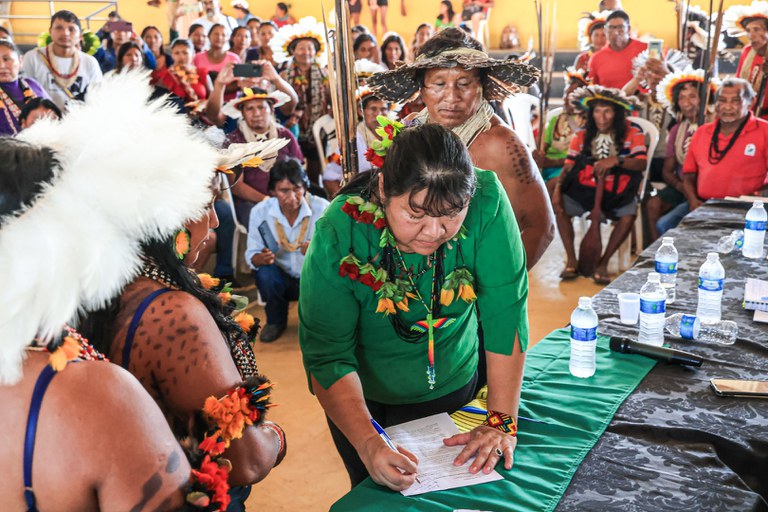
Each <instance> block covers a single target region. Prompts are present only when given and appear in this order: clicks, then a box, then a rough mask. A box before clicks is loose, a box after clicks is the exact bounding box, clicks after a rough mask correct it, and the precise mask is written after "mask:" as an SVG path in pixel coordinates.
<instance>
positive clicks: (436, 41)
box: [416, 27, 487, 89]
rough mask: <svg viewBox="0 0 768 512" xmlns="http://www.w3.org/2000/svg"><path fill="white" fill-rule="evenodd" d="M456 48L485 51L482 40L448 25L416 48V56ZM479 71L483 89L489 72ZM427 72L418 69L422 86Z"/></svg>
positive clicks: (427, 55) (428, 55)
mask: <svg viewBox="0 0 768 512" xmlns="http://www.w3.org/2000/svg"><path fill="white" fill-rule="evenodd" d="M456 48H469V49H472V50H478V51H481V52H482V51H484V50H483V45H482V44H481V43H480V41H478V40H477V39H475V38H474V37H472V36H471V35H469V34H467V33H466V32H465V31H463V30H462V29H460V28H456V27H448V28H446V29H443V30H441V31H440V32H438V33H437V34H435V35H434V36H432V37H430V38H429V39H428V40H427V42H426V43H424V44H423V45H421V46H419V48H418V50H416V57H419V56H421V55H424V56H425V57H434V56H436V55H439V54H441V53H443V52H444V51H446V50H454V49H456ZM478 71H479V72H480V80H481V82H482V83H483V89H485V82H486V80H487V73H486V72H485V70H484V69H478ZM426 73H427V70H426V69H418V70H416V81H417V82H418V83H419V86H421V87H424V76H425V75H426Z"/></svg>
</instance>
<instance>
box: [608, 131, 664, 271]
mask: <svg viewBox="0 0 768 512" xmlns="http://www.w3.org/2000/svg"><path fill="white" fill-rule="evenodd" d="M629 121H630V122H631V123H632V124H633V125H634V126H636V127H637V128H639V129H640V131H641V132H643V135H645V147H646V148H647V153H646V154H647V155H648V162H647V163H646V165H645V170H644V171H643V179H642V181H640V188H639V189H638V191H637V200H638V206H639V207H638V215H637V218H636V219H635V226H634V228H633V230H632V231H633V233H632V234H630V236H628V237H627V239H626V240H625V241H624V243H623V244H621V246H620V247H619V250H618V251H616V254H617V256H618V258H619V268H620V269H626V268H629V267H631V266H632V265H631V261H630V260H631V254H632V239H633V238H635V237H637V236H638V234H640V240H642V233H643V198H644V197H645V186H646V183H647V182H648V177H649V175H650V172H651V161H652V160H653V154H654V152H655V151H656V146H657V145H658V144H659V130H658V128H656V126H654V124H653V123H652V122H650V121H648V120H647V119H643V118H640V117H631V118H630V119H629ZM641 244H642V242H641V241H638V247H639V246H640V245H641Z"/></svg>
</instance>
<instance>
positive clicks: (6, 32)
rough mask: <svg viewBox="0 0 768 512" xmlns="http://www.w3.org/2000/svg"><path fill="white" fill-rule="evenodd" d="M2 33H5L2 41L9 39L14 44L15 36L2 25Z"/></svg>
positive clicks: (0, 30)
mask: <svg viewBox="0 0 768 512" xmlns="http://www.w3.org/2000/svg"><path fill="white" fill-rule="evenodd" d="M0 32H3V33H4V34H5V35H4V36H3V37H2V39H7V40H9V41H11V42H13V34H11V31H10V30H8V29H7V28H5V27H4V26H2V25H0Z"/></svg>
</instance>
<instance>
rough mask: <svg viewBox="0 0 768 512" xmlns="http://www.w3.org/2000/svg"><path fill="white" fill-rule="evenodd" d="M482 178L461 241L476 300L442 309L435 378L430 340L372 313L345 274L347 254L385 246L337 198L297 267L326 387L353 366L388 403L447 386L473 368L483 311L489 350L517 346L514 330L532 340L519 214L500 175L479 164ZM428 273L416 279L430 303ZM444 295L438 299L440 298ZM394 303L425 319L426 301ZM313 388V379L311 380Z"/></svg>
mask: <svg viewBox="0 0 768 512" xmlns="http://www.w3.org/2000/svg"><path fill="white" fill-rule="evenodd" d="M476 172H477V179H478V184H477V185H478V186H477V192H476V194H475V197H474V198H473V199H472V201H471V203H470V205H469V211H468V213H467V217H466V220H465V221H464V226H465V228H466V229H467V238H466V239H465V240H462V241H461V255H462V257H463V264H464V266H466V267H467V268H468V269H469V270H470V272H472V275H473V276H474V278H475V291H476V293H477V302H476V304H477V308H475V304H467V303H465V302H464V301H462V300H456V301H454V302H453V303H452V304H451V305H450V306H448V307H445V306H443V307H442V311H441V314H440V316H441V317H450V318H453V319H455V322H453V323H452V324H451V325H449V326H447V327H445V328H443V329H440V330H436V331H435V370H436V381H437V382H436V384H435V387H434V389H430V388H429V384H428V382H427V376H426V369H427V341H426V336H425V337H424V338H425V339H424V341H422V342H420V343H407V342H405V341H403V340H402V339H400V338H399V337H398V336H397V334H396V333H395V330H394V328H393V327H392V325H391V323H390V321H389V319H388V318H386V317H385V316H384V315H383V314H382V313H376V312H375V311H376V307H377V303H378V298H377V296H376V294H375V292H374V291H373V290H372V289H371V288H370V287H368V286H366V285H364V284H362V283H359V282H355V281H353V280H351V279H350V278H349V277H341V276H340V275H339V262H340V260H341V258H343V257H344V256H346V255H347V254H349V249H350V247H351V248H352V252H353V253H354V254H355V255H356V256H357V258H358V259H360V260H361V261H365V260H366V259H367V257H368V256H369V255H371V256H374V260H373V261H374V262H377V261H378V260H377V257H376V255H377V254H378V253H379V246H378V242H379V234H380V231H379V230H377V229H376V228H375V227H374V226H373V225H370V224H360V223H355V222H354V221H353V220H352V219H351V217H350V216H348V215H347V214H346V213H344V212H343V211H342V210H341V207H342V205H343V204H344V202H345V200H346V199H347V197H348V196H340V197H337V198H336V199H335V200H334V201H333V202H332V203H331V206H330V207H329V208H328V209H327V210H326V212H325V214H324V216H323V217H322V218H321V219H320V220H319V221H318V222H317V226H316V231H315V235H314V237H313V238H312V242H311V244H310V247H309V250H308V251H307V255H306V258H305V260H304V266H303V269H302V272H301V290H300V299H299V341H300V344H301V350H302V356H303V360H304V367H305V369H306V371H307V374H308V376H309V374H311V375H314V377H315V378H316V379H317V381H318V382H319V383H320V385H322V386H323V387H324V388H328V387H330V386H331V385H332V384H333V383H334V382H336V381H337V380H338V379H340V378H341V377H343V376H344V375H346V374H348V373H350V372H355V371H356V372H357V373H358V375H359V376H360V380H361V382H362V386H363V393H364V395H365V397H366V398H369V399H372V400H375V401H378V402H382V403H388V404H404V403H418V402H424V401H427V400H433V399H435V398H439V397H441V396H444V395H446V394H448V393H451V392H453V391H455V390H457V389H459V388H461V387H462V386H464V385H466V384H467V382H469V380H470V379H471V378H472V375H473V374H474V372H475V370H476V368H477V347H478V337H477V327H478V317H479V320H480V321H481V322H482V325H483V333H484V339H485V348H486V350H488V351H491V352H495V353H499V354H511V353H512V348H513V345H514V341H515V336H516V335H517V336H518V337H519V340H520V344H521V346H522V348H523V350H525V349H526V348H527V346H528V310H527V299H528V275H527V273H526V269H525V252H524V248H523V243H522V240H521V238H520V230H519V228H518V226H517V222H516V220H515V216H514V214H513V212H512V208H511V206H510V204H509V200H508V199H507V195H506V193H505V192H504V189H503V188H502V187H501V184H500V183H499V180H498V178H497V177H496V175H495V174H494V173H492V172H489V171H481V170H477V171H476ZM451 247H452V248H450V249H449V248H446V251H445V254H446V257H445V260H444V268H445V274H446V275H447V274H448V273H450V272H451V271H452V270H453V269H454V268H456V266H457V260H458V256H457V255H458V251H457V244H456V243H455V242H454V243H452V244H451ZM403 257H404V259H405V263H406V265H407V266H409V267H410V266H411V265H413V268H419V267H420V266H421V267H423V266H424V263H425V260H426V257H425V256H420V255H418V254H403ZM431 276H432V274H431V272H429V271H427V272H426V273H425V274H424V275H422V276H421V277H419V278H417V279H416V280H415V282H416V286H417V288H418V289H419V291H420V293H421V295H422V297H424V300H425V301H427V305H429V300H430V299H429V297H430V287H431V281H432V280H431ZM438 300H439V297H438ZM409 307H410V311H409V312H403V311H398V315H401V318H402V319H403V321H404V323H405V324H406V325H411V324H413V323H415V322H416V321H418V320H424V318H425V316H426V308H425V307H424V306H423V305H422V304H421V303H420V302H419V300H418V299H411V300H410V301H409ZM310 389H311V384H310Z"/></svg>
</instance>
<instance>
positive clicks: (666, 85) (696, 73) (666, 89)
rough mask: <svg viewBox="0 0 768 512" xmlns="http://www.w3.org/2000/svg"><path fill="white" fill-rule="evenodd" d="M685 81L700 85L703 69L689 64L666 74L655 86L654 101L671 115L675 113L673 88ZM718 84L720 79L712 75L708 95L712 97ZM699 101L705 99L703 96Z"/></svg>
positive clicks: (702, 80)
mask: <svg viewBox="0 0 768 512" xmlns="http://www.w3.org/2000/svg"><path fill="white" fill-rule="evenodd" d="M686 82H690V83H694V84H696V85H697V87H698V86H700V85H701V84H703V83H704V70H703V69H693V68H692V67H691V66H688V67H687V68H685V69H684V70H678V71H675V72H674V73H670V74H668V75H667V76H665V77H664V79H663V80H662V81H661V82H659V85H657V86H656V101H658V102H659V103H661V104H662V105H663V106H664V107H665V108H666V109H667V110H668V111H669V112H670V113H671V114H672V115H675V114H677V112H675V108H674V105H673V100H674V94H673V92H674V89H675V87H676V86H678V85H680V84H683V83H686ZM719 85H720V80H719V79H718V78H717V77H712V78H711V79H710V80H709V87H710V97H714V93H715V91H716V90H717V87H718V86H719ZM701 101H705V100H704V98H702V99H701Z"/></svg>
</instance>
